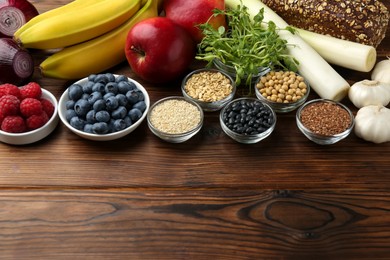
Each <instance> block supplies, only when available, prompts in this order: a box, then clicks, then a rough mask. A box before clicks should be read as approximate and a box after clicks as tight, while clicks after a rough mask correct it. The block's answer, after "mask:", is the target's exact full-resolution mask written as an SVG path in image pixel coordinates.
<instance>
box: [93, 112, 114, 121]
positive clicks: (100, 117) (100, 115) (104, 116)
mask: <svg viewBox="0 0 390 260" xmlns="http://www.w3.org/2000/svg"><path fill="white" fill-rule="evenodd" d="M95 118H96V121H98V122H109V121H110V118H111V117H110V113H108V112H107V111H106V110H102V111H98V112H96V114H95Z"/></svg>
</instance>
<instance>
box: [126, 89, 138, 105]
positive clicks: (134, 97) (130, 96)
mask: <svg viewBox="0 0 390 260" xmlns="http://www.w3.org/2000/svg"><path fill="white" fill-rule="evenodd" d="M126 98H127V101H129V104H131V105H134V104H135V103H137V102H138V101H139V100H140V99H139V94H138V91H136V90H130V91H127V93H126Z"/></svg>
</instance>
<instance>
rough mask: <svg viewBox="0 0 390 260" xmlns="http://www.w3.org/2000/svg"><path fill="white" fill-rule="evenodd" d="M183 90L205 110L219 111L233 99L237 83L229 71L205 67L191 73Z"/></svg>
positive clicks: (183, 83)
mask: <svg viewBox="0 0 390 260" xmlns="http://www.w3.org/2000/svg"><path fill="white" fill-rule="evenodd" d="M181 90H182V93H183V96H184V98H185V99H186V100H189V101H192V102H195V103H197V104H198V105H199V106H200V107H201V108H202V109H203V111H205V112H213V111H218V110H220V109H221V108H222V107H224V106H225V105H226V104H227V103H229V102H230V101H231V100H233V98H234V95H235V93H236V84H235V83H234V80H233V79H232V77H231V76H229V75H228V74H227V73H225V72H223V71H220V70H217V69H209V68H203V69H198V70H195V71H192V72H191V73H189V74H188V75H187V76H186V77H185V78H184V79H183V82H182V85H181Z"/></svg>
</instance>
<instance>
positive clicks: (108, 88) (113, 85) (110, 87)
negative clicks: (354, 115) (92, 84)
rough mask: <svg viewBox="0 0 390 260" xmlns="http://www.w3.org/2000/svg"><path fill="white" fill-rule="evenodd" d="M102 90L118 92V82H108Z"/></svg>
mask: <svg viewBox="0 0 390 260" xmlns="http://www.w3.org/2000/svg"><path fill="white" fill-rule="evenodd" d="M104 91H106V93H114V94H115V95H116V94H118V84H117V83H115V82H108V83H107V84H106V86H105V87H104Z"/></svg>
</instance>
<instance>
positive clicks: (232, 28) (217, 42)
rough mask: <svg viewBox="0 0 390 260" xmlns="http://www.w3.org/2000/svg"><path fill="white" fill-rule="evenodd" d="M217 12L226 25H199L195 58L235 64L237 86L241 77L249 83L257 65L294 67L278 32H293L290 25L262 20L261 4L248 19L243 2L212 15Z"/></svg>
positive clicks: (229, 64)
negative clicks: (257, 10) (279, 25)
mask: <svg viewBox="0 0 390 260" xmlns="http://www.w3.org/2000/svg"><path fill="white" fill-rule="evenodd" d="M217 15H225V17H226V19H227V25H228V26H227V27H228V29H227V30H226V29H225V27H224V26H221V27H219V28H218V29H214V28H213V27H212V26H211V25H210V24H209V23H204V24H201V25H199V28H200V29H201V30H202V31H203V33H204V38H203V40H202V41H201V42H200V43H199V44H198V53H197V56H196V58H197V59H198V60H204V61H208V62H209V64H208V66H210V65H211V63H212V61H213V60H214V59H219V60H220V61H221V62H222V63H224V64H225V65H227V66H232V67H234V68H235V71H236V84H237V86H238V85H240V84H241V82H242V81H243V80H245V84H246V85H249V86H250V85H251V80H252V76H254V75H257V74H258V72H259V68H267V67H269V68H271V69H275V68H278V69H288V70H291V71H297V67H298V61H297V60H296V59H294V58H293V57H292V56H291V55H289V54H288V53H287V41H286V40H283V39H281V38H280V37H279V34H278V31H280V30H288V31H289V32H291V33H294V29H293V28H292V27H286V28H285V29H280V28H277V27H276V25H275V23H274V22H272V21H269V22H263V19H264V9H263V8H262V9H260V10H259V13H258V14H257V15H256V16H254V17H253V19H251V17H250V14H249V13H248V8H247V7H246V6H244V5H243V4H242V3H241V5H239V6H238V8H237V9H229V10H219V9H215V10H214V16H217ZM245 77H246V78H245Z"/></svg>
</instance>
